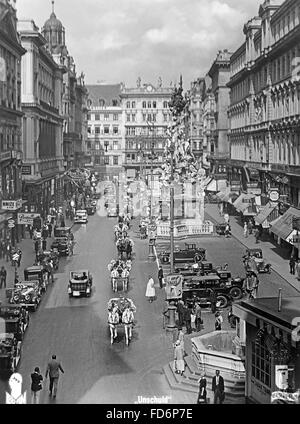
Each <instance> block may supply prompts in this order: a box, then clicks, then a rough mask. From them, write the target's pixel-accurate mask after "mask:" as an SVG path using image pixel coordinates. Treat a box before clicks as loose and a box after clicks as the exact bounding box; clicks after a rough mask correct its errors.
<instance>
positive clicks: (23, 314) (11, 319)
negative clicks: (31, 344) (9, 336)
mask: <svg viewBox="0 0 300 424" xmlns="http://www.w3.org/2000/svg"><path fill="white" fill-rule="evenodd" d="M0 318H1V319H3V320H5V331H6V333H13V334H14V335H15V337H16V339H17V340H23V337H24V334H25V331H26V329H27V327H28V324H29V313H28V311H27V309H26V308H25V307H24V306H23V305H8V306H4V305H1V307H0Z"/></svg>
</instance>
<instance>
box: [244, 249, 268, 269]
mask: <svg viewBox="0 0 300 424" xmlns="http://www.w3.org/2000/svg"><path fill="white" fill-rule="evenodd" d="M243 258H244V263H245V268H246V271H252V272H255V271H257V272H258V273H268V274H270V272H271V264H270V263H267V262H265V260H264V258H263V252H262V250H261V249H260V248H255V249H248V251H247V253H246V255H244V256H243ZM251 258H252V259H253V261H254V264H253V261H251Z"/></svg>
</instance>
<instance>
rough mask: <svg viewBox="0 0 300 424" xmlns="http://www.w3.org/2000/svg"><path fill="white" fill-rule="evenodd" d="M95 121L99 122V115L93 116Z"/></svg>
mask: <svg viewBox="0 0 300 424" xmlns="http://www.w3.org/2000/svg"><path fill="white" fill-rule="evenodd" d="M95 121H100V115H99V113H96V114H95Z"/></svg>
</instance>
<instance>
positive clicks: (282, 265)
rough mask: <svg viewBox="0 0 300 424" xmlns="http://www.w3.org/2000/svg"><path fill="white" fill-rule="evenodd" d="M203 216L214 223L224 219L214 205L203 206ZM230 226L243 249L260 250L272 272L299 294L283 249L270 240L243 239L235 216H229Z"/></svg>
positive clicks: (297, 284)
mask: <svg viewBox="0 0 300 424" xmlns="http://www.w3.org/2000/svg"><path fill="white" fill-rule="evenodd" d="M205 216H206V218H207V219H211V220H212V221H213V222H215V223H223V222H224V218H223V217H222V216H221V215H220V212H219V208H218V205H217V204H216V203H208V204H206V205H205ZM230 226H231V234H232V237H234V238H235V239H237V240H238V241H239V242H240V243H241V244H243V245H244V246H245V249H246V248H249V249H252V248H257V247H258V248H261V249H262V251H263V256H264V258H265V261H266V262H269V263H271V265H272V271H275V272H276V273H277V274H279V275H280V276H281V277H282V278H283V279H284V280H286V281H287V282H288V283H289V284H290V285H291V286H293V287H294V288H295V289H296V290H298V291H299V292H300V282H299V281H298V280H297V278H296V276H295V275H291V274H290V272H289V258H288V255H287V252H286V251H285V250H284V249H283V248H281V247H280V246H278V245H276V244H275V242H272V241H271V240H264V241H259V243H256V242H255V237H254V235H248V237H244V230H243V227H242V225H241V224H240V223H239V217H237V216H230ZM221 237H224V236H221ZM272 271H271V272H272ZM274 295H275V293H274Z"/></svg>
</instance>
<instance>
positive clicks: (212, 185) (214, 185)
mask: <svg viewBox="0 0 300 424" xmlns="http://www.w3.org/2000/svg"><path fill="white" fill-rule="evenodd" d="M206 190H207V191H214V192H216V191H218V190H217V181H216V180H215V179H214V178H213V179H212V180H211V181H210V182H209V183H208V185H207V187H206Z"/></svg>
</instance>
